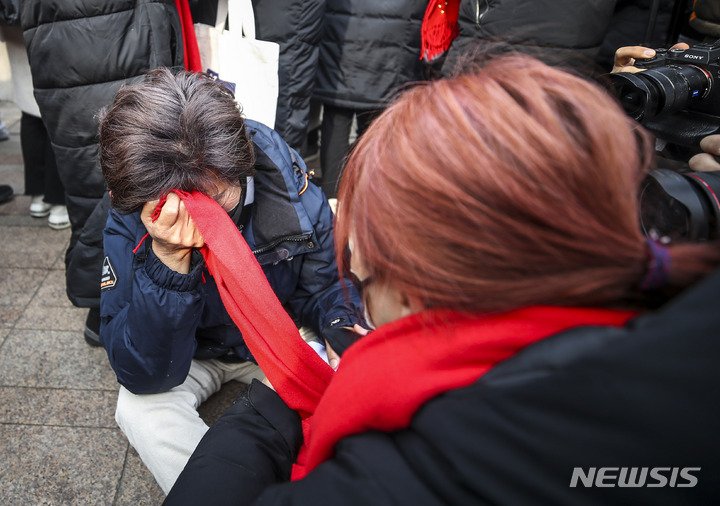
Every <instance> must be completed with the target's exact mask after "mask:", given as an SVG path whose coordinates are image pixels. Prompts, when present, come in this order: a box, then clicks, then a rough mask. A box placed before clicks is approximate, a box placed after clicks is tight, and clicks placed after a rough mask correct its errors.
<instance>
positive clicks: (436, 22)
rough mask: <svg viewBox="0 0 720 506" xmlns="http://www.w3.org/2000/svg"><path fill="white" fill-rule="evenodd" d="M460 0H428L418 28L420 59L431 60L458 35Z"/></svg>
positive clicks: (442, 51) (438, 55)
mask: <svg viewBox="0 0 720 506" xmlns="http://www.w3.org/2000/svg"><path fill="white" fill-rule="evenodd" d="M459 12H460V0H430V3H429V4H428V6H427V9H425V17H424V18H423V22H422V26H421V28H420V59H421V60H423V59H424V60H425V61H427V62H431V61H433V60H434V59H436V58H438V57H440V56H442V55H443V53H445V52H446V51H447V50H448V49H449V48H450V44H451V43H452V41H453V40H455V37H457V35H458V13H459Z"/></svg>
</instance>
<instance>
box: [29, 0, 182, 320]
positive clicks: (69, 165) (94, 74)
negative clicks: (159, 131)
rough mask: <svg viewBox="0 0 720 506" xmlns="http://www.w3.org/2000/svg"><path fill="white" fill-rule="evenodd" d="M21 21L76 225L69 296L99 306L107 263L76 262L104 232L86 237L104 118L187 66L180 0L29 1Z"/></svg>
mask: <svg viewBox="0 0 720 506" xmlns="http://www.w3.org/2000/svg"><path fill="white" fill-rule="evenodd" d="M20 21H21V24H22V27H23V34H24V37H25V45H26V46H27V49H28V58H29V60H30V69H31V72H32V77H33V85H34V87H35V98H36V100H37V103H38V106H39V107H40V114H41V116H42V119H43V121H44V122H45V126H46V127H47V130H48V134H49V136H50V140H51V141H52V145H53V149H54V151H55V158H56V160H57V166H58V172H59V174H60V179H61V180H62V182H63V185H64V186H65V193H66V200H67V208H68V214H69V215H70V223H71V225H72V237H71V239H70V247H69V248H68V251H67V255H66V259H65V260H66V265H68V266H69V268H68V270H67V292H68V297H69V298H70V300H71V301H72V303H73V304H75V305H76V306H80V307H97V306H98V305H99V293H98V286H99V279H100V273H101V267H102V264H101V263H92V264H90V265H88V264H87V263H86V262H85V261H76V262H73V261H72V256H73V250H74V249H75V248H78V249H82V248H83V247H84V246H90V247H92V248H96V246H97V242H101V241H102V228H99V229H95V230H93V231H89V232H88V233H87V234H84V236H83V237H82V239H81V233H82V229H83V227H84V225H85V222H86V221H87V219H88V217H89V216H90V214H91V213H92V212H93V210H94V209H95V206H96V205H97V204H98V202H99V201H100V199H101V197H102V196H103V193H104V192H105V181H104V179H103V177H102V173H101V171H100V165H99V161H98V144H97V142H98V139H97V135H98V120H97V113H98V111H99V110H100V109H101V108H102V107H104V106H105V105H107V104H109V103H110V102H111V101H112V99H113V97H114V96H115V93H116V92H117V90H118V88H120V86H121V85H122V84H123V83H125V82H127V81H128V80H130V79H132V78H136V77H138V76H141V75H143V74H145V73H146V72H147V71H148V70H151V69H153V68H157V67H160V66H168V67H174V66H182V64H183V50H182V34H181V31H180V19H179V17H178V14H177V11H176V9H175V2H174V0H52V1H50V0H24V1H23V2H22V11H21V18H20ZM90 232H92V233H90ZM79 239H81V243H80V244H78V240H79ZM89 243H90V244H89ZM81 256H83V255H81ZM83 257H84V258H87V256H83ZM100 261H102V259H100ZM71 263H72V264H73V265H72V266H70V264H71Z"/></svg>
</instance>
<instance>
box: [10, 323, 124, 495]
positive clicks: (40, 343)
mask: <svg viewBox="0 0 720 506" xmlns="http://www.w3.org/2000/svg"><path fill="white" fill-rule="evenodd" d="M0 385H2V386H18V387H38V388H69V389H78V390H79V389H89V390H111V391H114V390H116V389H117V388H118V387H117V381H116V378H115V374H114V373H113V371H112V369H111V368H110V364H109V362H108V358H107V355H106V354H105V350H104V349H102V348H93V347H91V346H88V344H87V343H86V342H85V340H84V339H83V338H82V334H80V333H78V332H58V331H52V330H13V331H12V332H10V334H9V335H8V336H7V337H6V338H5V342H4V343H3V346H2V348H0ZM0 504H2V502H0Z"/></svg>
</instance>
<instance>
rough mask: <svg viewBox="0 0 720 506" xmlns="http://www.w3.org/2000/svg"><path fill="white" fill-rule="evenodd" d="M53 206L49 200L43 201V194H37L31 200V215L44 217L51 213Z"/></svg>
mask: <svg viewBox="0 0 720 506" xmlns="http://www.w3.org/2000/svg"><path fill="white" fill-rule="evenodd" d="M51 207H52V206H51V205H50V204H48V203H47V202H43V196H42V195H35V196H33V198H32V200H31V201H30V216H32V217H33V218H44V217H45V216H47V215H48V214H50V208H51Z"/></svg>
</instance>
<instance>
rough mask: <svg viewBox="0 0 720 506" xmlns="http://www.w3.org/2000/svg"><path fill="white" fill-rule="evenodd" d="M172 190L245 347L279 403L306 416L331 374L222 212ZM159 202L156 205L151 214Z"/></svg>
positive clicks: (196, 197)
mask: <svg viewBox="0 0 720 506" xmlns="http://www.w3.org/2000/svg"><path fill="white" fill-rule="evenodd" d="M173 191H174V192H175V193H177V195H178V196H179V197H180V198H181V199H182V201H183V203H184V204H185V207H187V209H188V211H189V212H190V216H192V219H193V221H194V222H195V225H196V226H197V228H198V230H200V233H201V234H202V236H203V239H205V246H203V247H202V248H201V249H200V252H201V253H202V254H203V257H205V263H206V264H207V268H208V271H209V272H210V274H211V275H212V277H213V278H214V279H215V283H216V284H217V287H218V290H219V292H220V296H221V297H222V301H223V303H224V304H225V309H226V310H227V312H228V314H229V315H230V317H231V318H232V320H233V322H235V324H236V325H237V326H238V328H239V329H240V332H242V335H243V339H244V340H245V344H247V346H248V348H249V349H250V351H251V352H252V354H253V356H254V357H255V359H256V360H257V362H258V365H259V366H260V368H261V369H262V370H263V372H264V373H265V375H266V376H267V378H268V379H269V380H270V383H272V385H273V387H275V390H276V391H277V392H278V394H279V395H280V397H282V399H283V400H284V401H285V403H286V404H287V405H288V406H290V407H291V408H292V409H294V410H295V411H297V412H298V413H299V414H300V416H301V418H303V419H306V418H308V417H309V416H310V415H311V414H312V413H313V412H314V411H315V407H316V406H317V404H318V402H319V401H320V397H322V395H323V392H324V391H325V388H326V387H327V385H328V383H330V379H331V378H332V375H333V370H332V369H331V368H330V366H329V365H327V364H326V363H325V361H323V359H321V358H320V357H319V356H318V354H317V353H315V351H314V350H313V349H312V348H311V347H310V346H309V345H308V344H307V343H305V341H303V339H302V337H300V333H299V332H298V329H297V327H296V326H295V324H294V323H293V321H292V318H290V316H289V315H288V314H287V312H286V311H285V309H284V308H283V307H282V304H280V301H279V300H278V298H277V295H275V292H274V291H273V289H272V288H271V287H270V284H269V283H268V281H267V278H266V277H265V273H263V271H262V268H261V267H260V265H259V264H258V263H257V260H256V259H255V255H253V253H252V251H251V250H250V248H249V247H248V245H247V243H246V242H245V238H244V237H243V236H242V234H240V231H239V230H238V229H237V226H236V225H235V223H233V221H232V219H231V218H230V216H229V215H228V213H226V212H225V211H224V210H223V208H222V207H220V206H219V205H218V204H217V202H215V201H214V200H213V199H211V198H210V197H208V196H207V195H204V194H202V193H199V192H193V193H187V192H183V191H180V190H173ZM164 203H165V202H164V199H163V200H161V201H160V203H159V204H158V209H156V211H155V212H156V215H157V214H159V209H161V208H162V206H163V204H164Z"/></svg>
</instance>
